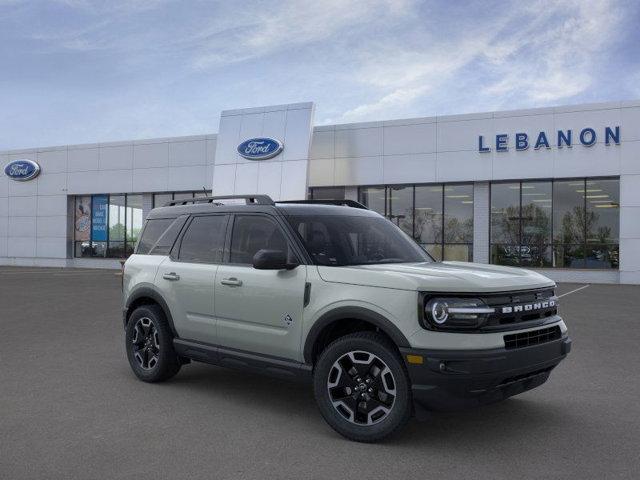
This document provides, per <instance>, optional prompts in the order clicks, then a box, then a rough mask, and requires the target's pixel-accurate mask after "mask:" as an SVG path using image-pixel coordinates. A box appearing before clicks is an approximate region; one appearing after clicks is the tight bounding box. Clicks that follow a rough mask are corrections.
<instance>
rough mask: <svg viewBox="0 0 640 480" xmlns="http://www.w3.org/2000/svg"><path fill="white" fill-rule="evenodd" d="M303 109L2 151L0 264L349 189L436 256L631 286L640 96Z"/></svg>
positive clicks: (44, 262)
mask: <svg viewBox="0 0 640 480" xmlns="http://www.w3.org/2000/svg"><path fill="white" fill-rule="evenodd" d="M313 119H314V105H313V104H312V103H301V104H290V105H278V106H271V107H258V108H249V109H241V110H230V111H225V112H223V113H222V115H221V117H220V122H219V129H218V133H217V134H211V135H202V136H190V137H177V138H161V139H153V140H133V141H126V142H112V143H101V144H90V145H69V146H62V147H51V148H34V149H26V150H16V151H7V152H0V164H2V165H3V166H5V165H6V167H5V168H4V169H3V171H4V174H3V175H0V264H3V265H40V266H69V267H74V266H76V267H80V266H81V267H104V268H115V267H117V266H118V265H119V262H118V259H120V258H123V257H126V256H127V255H129V254H130V253H131V252H132V251H133V249H134V247H135V244H136V241H137V239H138V236H139V233H140V230H141V228H142V225H143V222H144V218H145V216H146V214H147V213H148V211H149V210H150V209H151V208H153V207H154V205H161V204H164V203H166V202H167V201H169V200H172V199H181V198H191V197H194V196H204V195H210V194H211V193H212V192H213V194H214V195H228V194H251V193H266V194H268V195H270V196H271V197H272V198H274V199H276V200H279V199H280V200H291V199H300V198H304V197H305V196H306V197H307V198H309V197H310V198H317V199H322V198H348V199H354V200H359V201H361V202H362V203H364V204H366V205H367V206H368V207H369V208H371V209H374V210H376V211H378V212H380V213H381V214H383V215H385V216H386V217H387V218H389V219H390V220H391V221H393V222H394V223H395V224H396V225H398V226H399V227H400V228H402V229H403V230H404V231H405V232H406V233H407V234H409V235H410V236H412V237H413V238H414V239H415V240H416V241H417V242H418V243H420V244H421V245H423V246H424V248H425V249H427V250H428V251H429V252H430V253H431V255H432V256H433V257H434V258H436V259H437V260H459V261H474V262H479V263H497V264H503V265H515V266H523V267H526V268H532V269H536V270H539V271H542V272H543V273H545V274H546V275H548V276H550V277H551V278H554V279H556V280H559V281H577V282H605V283H640V101H625V102H614V103H606V104H591V105H577V106H566V107H555V108H542V109H532V110H518V111H505V112H488V113H478V114H469V115H451V116H438V117H426V118H412V119H405V120H390V121H379V122H366V123H353V124H345V125H322V126H315V125H314V124H313Z"/></svg>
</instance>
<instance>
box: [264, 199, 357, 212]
mask: <svg viewBox="0 0 640 480" xmlns="http://www.w3.org/2000/svg"><path fill="white" fill-rule="evenodd" d="M276 203H311V204H314V203H315V204H318V205H339V206H343V207H353V208H360V209H363V210H369V209H368V208H367V207H365V206H364V205H363V204H361V203H360V202H356V201H355V200H283V201H278V202H276Z"/></svg>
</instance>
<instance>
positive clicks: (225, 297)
mask: <svg viewBox="0 0 640 480" xmlns="http://www.w3.org/2000/svg"><path fill="white" fill-rule="evenodd" d="M261 249H272V250H283V251H285V252H286V253H288V255H289V258H295V259H298V258H297V253H296V252H295V248H294V247H293V245H292V242H291V238H290V237H289V236H288V234H287V232H286V231H285V230H284V229H283V228H282V225H280V223H279V222H277V221H276V220H275V219H274V218H273V217H271V216H269V215H263V214H242V215H240V214H236V215H235V216H234V220H233V227H232V231H231V235H230V247H229V253H228V256H229V258H228V263H224V264H222V265H221V266H220V267H219V268H218V273H217V275H216V282H215V297H216V305H215V312H216V318H217V322H218V343H219V344H220V345H221V346H223V347H230V348H234V349H239V350H245V351H249V352H252V353H261V354H266V355H273V356H277V357H282V358H288V359H293V360H300V342H301V331H302V311H303V307H304V290H305V282H306V277H307V270H306V268H307V267H306V265H299V266H298V267H296V268H294V269H292V270H256V269H255V268H253V264H252V261H253V256H254V255H255V253H256V252H257V251H258V250H261Z"/></svg>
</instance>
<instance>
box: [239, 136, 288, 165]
mask: <svg viewBox="0 0 640 480" xmlns="http://www.w3.org/2000/svg"><path fill="white" fill-rule="evenodd" d="M283 148H284V147H283V145H282V143H281V142H280V141H279V140H275V139H273V138H250V139H249V140H246V141H244V142H242V143H241V144H240V145H238V153H239V154H240V155H242V156H243V157H244V158H247V159H249V160H266V159H267V158H273V157H275V156H276V155H278V154H279V153H280V152H281V151H282V149H283Z"/></svg>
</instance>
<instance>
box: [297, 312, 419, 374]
mask: <svg viewBox="0 0 640 480" xmlns="http://www.w3.org/2000/svg"><path fill="white" fill-rule="evenodd" d="M345 319H353V320H362V321H364V322H367V323H370V324H372V325H374V326H376V327H378V328H379V329H380V330H382V331H383V332H384V333H385V334H387V336H389V337H390V338H391V340H393V342H394V343H395V344H396V346H398V347H405V348H406V347H410V346H411V345H410V344H409V341H408V340H407V337H405V336H404V334H403V333H402V332H401V331H400V329H399V328H398V327H397V326H395V325H394V324H393V322H391V321H390V320H389V319H387V318H386V317H384V316H383V315H381V314H379V313H377V312H374V311H373V310H369V309H367V308H364V307H338V308H335V309H333V310H330V311H329V312H326V313H324V314H323V315H322V316H321V317H320V318H319V319H318V320H316V322H315V323H314V324H313V326H312V327H311V329H310V330H309V333H308V334H307V338H306V340H305V342H304V350H303V355H304V361H305V362H306V363H309V364H311V363H312V362H313V348H314V345H315V343H316V341H317V340H318V338H319V337H320V334H321V333H322V331H323V330H324V329H325V328H326V327H328V326H329V325H331V324H332V323H335V322H338V321H340V320H345Z"/></svg>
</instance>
